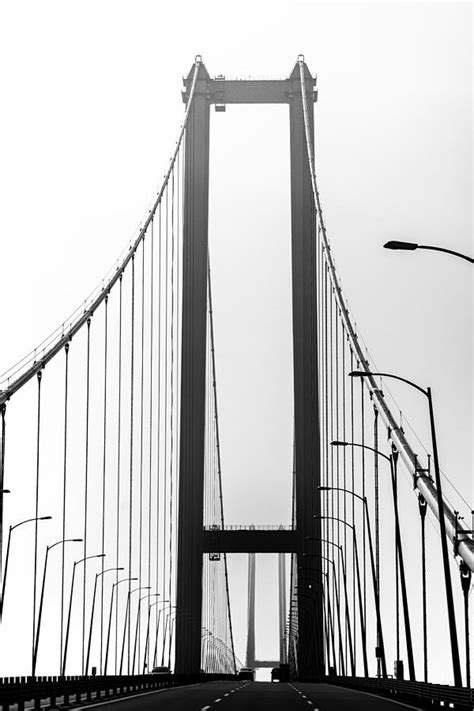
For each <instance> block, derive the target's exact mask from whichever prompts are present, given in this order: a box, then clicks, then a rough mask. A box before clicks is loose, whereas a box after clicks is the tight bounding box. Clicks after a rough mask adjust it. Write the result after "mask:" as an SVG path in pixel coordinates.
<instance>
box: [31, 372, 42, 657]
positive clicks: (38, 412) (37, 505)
mask: <svg viewBox="0 0 474 711" xmlns="http://www.w3.org/2000/svg"><path fill="white" fill-rule="evenodd" d="M36 377H37V381H38V399H37V420H36V491H35V517H36V520H35V546H34V567H33V635H32V663H33V668H34V649H35V631H36V575H37V570H38V516H39V475H40V435H41V378H42V371H41V370H38V373H37V375H36Z"/></svg>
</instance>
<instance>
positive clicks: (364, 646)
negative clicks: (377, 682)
mask: <svg viewBox="0 0 474 711" xmlns="http://www.w3.org/2000/svg"><path fill="white" fill-rule="evenodd" d="M314 518H321V519H330V520H334V521H338V522H339V523H342V524H344V526H348V527H349V528H350V529H351V530H352V543H353V547H354V560H355V569H356V577H357V593H358V600H359V622H360V636H361V641H362V658H363V662H364V674H365V676H366V677H368V676H369V665H368V662H367V634H366V627H365V616H364V603H363V600H362V584H361V578H360V566H359V550H358V547H357V531H356V527H355V524H351V523H349V522H348V521H344V519H342V518H337V517H336V516H322V515H317V514H315V515H314ZM354 605H355V602H354ZM354 616H355V610H354ZM355 629H356V627H355V621H354V656H356V640H355V637H356V634H355Z"/></svg>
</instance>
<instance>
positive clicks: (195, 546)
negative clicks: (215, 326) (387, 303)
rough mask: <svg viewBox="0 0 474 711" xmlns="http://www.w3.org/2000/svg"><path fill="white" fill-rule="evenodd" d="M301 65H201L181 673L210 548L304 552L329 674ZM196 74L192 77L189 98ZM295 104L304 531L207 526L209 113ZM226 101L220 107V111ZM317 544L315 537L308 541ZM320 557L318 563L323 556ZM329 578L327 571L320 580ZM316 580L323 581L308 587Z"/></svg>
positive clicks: (195, 648)
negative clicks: (253, 73)
mask: <svg viewBox="0 0 474 711" xmlns="http://www.w3.org/2000/svg"><path fill="white" fill-rule="evenodd" d="M299 66H300V65H299V63H297V64H296V65H295V67H294V69H293V71H292V73H291V75H290V77H289V78H288V79H285V80H225V79H224V78H223V77H218V78H216V79H211V77H210V76H209V74H208V72H207V70H206V68H205V66H204V65H203V64H202V63H201V64H200V65H199V70H198V75H197V79H196V85H195V91H194V99H193V105H192V107H191V111H190V114H189V117H188V123H187V128H186V149H185V160H186V165H185V189H184V221H183V299H182V309H183V315H182V317H183V331H182V361H181V363H182V365H181V435H180V436H181V441H180V482H179V523H178V527H179V530H178V565H177V576H178V578H177V599H176V604H177V609H176V671H177V672H178V673H184V674H192V673H196V672H199V669H200V657H201V610H202V556H203V554H204V553H206V552H211V551H213V552H229V553H230V552H242V553H258V552H267V553H270V552H272V553H296V554H297V564H298V573H299V574H300V576H301V580H302V586H303V585H304V587H305V592H304V594H302V595H299V596H298V618H299V639H298V656H299V659H298V669H299V674H300V677H301V678H317V677H320V676H322V675H323V674H324V661H323V624H322V622H323V614H322V586H321V581H320V580H319V581H317V580H316V578H317V577H318V572H317V571H316V572H315V569H317V568H319V567H320V560H319V559H318V557H317V554H318V553H319V552H320V543H318V542H317V541H313V542H312V544H311V548H310V550H311V552H312V553H315V554H316V557H305V556H303V551H304V550H308V545H306V546H305V542H306V541H305V539H306V537H308V536H311V537H313V538H320V533H319V520H318V519H314V518H313V514H314V513H316V514H317V513H319V510H318V508H317V506H318V503H317V501H318V497H317V496H316V495H315V493H316V486H317V485H318V484H319V483H320V470H319V466H320V465H319V462H320V456H319V420H318V363H317V342H316V293H317V290H316V281H315V280H316V276H315V275H316V270H315V239H314V230H315V220H316V216H315V209H314V200H313V195H312V188H311V178H310V172H309V164H308V156H307V145H306V138H305V128H304V115H303V105H302V97H301V83H300V71H299ZM192 76H193V70H192V71H191V72H190V73H189V75H188V77H187V79H186V80H185V92H184V100H185V101H187V99H188V97H189V94H190V89H191V83H192ZM304 86H305V92H306V95H307V100H308V114H309V115H308V118H309V124H310V126H311V128H312V127H313V102H314V100H315V97H316V92H315V79H314V78H313V77H312V76H311V74H310V72H309V70H308V67H307V66H306V64H304ZM242 103H248V104H259V103H262V104H282V103H283V104H288V105H289V114H290V150H291V242H292V284H293V286H292V300H293V364H294V365H293V371H294V422H295V445H294V446H295V453H294V456H295V511H296V516H295V519H296V531H291V532H288V531H258V530H255V531H212V532H211V531H203V481H204V436H205V423H204V416H205V378H206V363H205V354H206V297H207V250H208V199H209V111H210V107H211V104H215V105H217V107H218V108H219V110H222V109H223V108H225V106H226V105H227V104H229V105H230V104H242ZM217 107H216V108H217ZM306 543H307V542H306ZM315 561H316V562H315ZM320 577H321V576H319V578H320ZM310 578H313V579H315V582H317V584H313V585H308V579H310Z"/></svg>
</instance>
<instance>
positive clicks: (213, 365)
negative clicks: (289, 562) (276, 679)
mask: <svg viewBox="0 0 474 711" xmlns="http://www.w3.org/2000/svg"><path fill="white" fill-rule="evenodd" d="M207 278H208V288H209V292H208V293H209V317H210V338H211V360H212V387H213V391H214V417H215V433H216V450H217V474H218V485H219V501H220V522H221V527H222V529H224V500H223V496H222V460H221V447H220V437H219V413H218V408H217V381H216V355H215V342H214V315H213V311H212V291H211V264H210V258H209V253H208V255H207ZM224 574H225V589H226V597H227V612H228V624H229V635H230V644H231V650H232V666H233V673H236V670H237V668H236V664H235V649H234V635H233V630H232V618H231V615H230V595H229V577H228V569H227V556H226V554H225V553H224Z"/></svg>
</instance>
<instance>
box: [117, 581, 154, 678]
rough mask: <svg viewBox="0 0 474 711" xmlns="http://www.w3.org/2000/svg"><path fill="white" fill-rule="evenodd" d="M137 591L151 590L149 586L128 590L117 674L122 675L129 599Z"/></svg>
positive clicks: (128, 672)
mask: <svg viewBox="0 0 474 711" xmlns="http://www.w3.org/2000/svg"><path fill="white" fill-rule="evenodd" d="M138 590H151V585H142V586H141V587H138V588H134V589H133V590H129V592H128V595H127V606H126V608H125V619H124V622H123V641H122V654H121V655H120V669H119V674H121V673H122V667H123V656H124V653H125V639H126V636H127V622H128V626H130V618H131V615H130V602H131V601H130V597H131V595H132V594H133V593H134V592H137V591H138ZM127 674H130V649H128V664H127Z"/></svg>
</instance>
